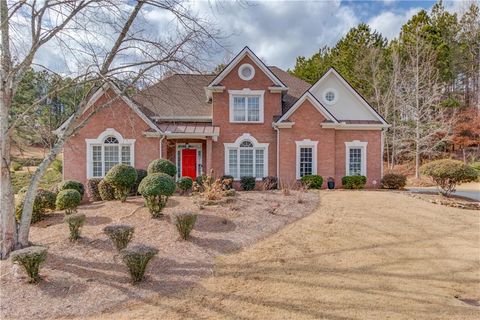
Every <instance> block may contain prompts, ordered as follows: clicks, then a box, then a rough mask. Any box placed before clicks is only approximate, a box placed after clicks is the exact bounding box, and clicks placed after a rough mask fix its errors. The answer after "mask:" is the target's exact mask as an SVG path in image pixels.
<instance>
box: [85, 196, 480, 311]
mask: <svg viewBox="0 0 480 320" xmlns="http://www.w3.org/2000/svg"><path fill="white" fill-rule="evenodd" d="M320 196H321V205H320V207H319V209H318V210H317V211H316V212H314V213H313V214H311V215H309V216H307V217H305V218H303V219H301V220H299V221H297V222H295V223H293V224H291V225H289V226H287V227H285V228H284V229H282V230H281V231H280V232H278V233H276V234H274V235H272V236H270V237H268V238H267V239H265V240H263V241H261V242H259V243H257V244H255V245H254V246H251V247H249V248H247V249H244V250H242V251H240V252H238V253H235V254H231V255H225V256H221V257H219V258H217V259H216V265H215V269H214V275H213V276H211V277H208V278H205V279H203V280H202V281H200V282H199V283H198V284H197V285H196V286H195V287H194V288H193V289H190V290H187V291H185V292H182V293H180V294H175V295H163V296H161V297H158V298H155V299H151V300H144V301H142V302H141V303H131V304H128V305H125V306H124V307H123V309H122V310H110V312H109V313H108V314H107V313H104V314H102V315H96V316H95V317H94V318H105V319H116V320H119V319H479V317H480V307H479V306H478V301H480V287H479V280H480V264H479V257H480V249H479V248H480V232H479V230H480V229H479V212H478V211H469V210H461V209H454V208H448V207H443V206H440V205H436V204H431V203H428V202H424V201H422V200H419V199H413V198H410V197H407V196H406V195H402V194H399V193H392V192H361V191H360V192H348V191H336V192H327V191H323V192H321V194H320ZM464 301H466V302H469V303H470V304H469V303H466V302H464ZM475 304H477V306H474V305H475ZM112 312H113V313H112Z"/></svg>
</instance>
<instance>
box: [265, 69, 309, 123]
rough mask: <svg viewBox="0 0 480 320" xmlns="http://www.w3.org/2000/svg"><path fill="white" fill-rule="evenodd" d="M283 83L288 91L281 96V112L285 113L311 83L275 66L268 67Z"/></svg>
mask: <svg viewBox="0 0 480 320" xmlns="http://www.w3.org/2000/svg"><path fill="white" fill-rule="evenodd" d="M268 68H269V69H270V70H271V71H272V72H273V74H275V75H276V76H277V77H278V78H279V79H280V80H281V81H282V82H283V83H285V84H286V85H287V86H288V91H287V92H286V93H285V94H284V95H283V98H282V114H285V113H286V112H287V111H288V110H289V109H290V108H291V107H292V106H293V105H294V104H295V102H296V101H297V100H298V99H300V97H301V96H302V95H303V94H304V93H305V92H306V91H307V90H308V89H309V88H310V87H311V84H310V83H308V82H306V81H304V80H302V79H300V78H297V77H295V76H294V75H291V74H290V73H288V72H286V71H284V70H282V69H280V68H278V67H275V66H269V67H268Z"/></svg>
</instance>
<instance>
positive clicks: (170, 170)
mask: <svg viewBox="0 0 480 320" xmlns="http://www.w3.org/2000/svg"><path fill="white" fill-rule="evenodd" d="M147 172H148V174H152V173H165V174H168V175H169V176H171V177H175V175H176V174H177V167H175V165H174V164H173V162H171V161H169V160H166V159H156V160H153V161H152V162H150V164H149V165H148V169H147Z"/></svg>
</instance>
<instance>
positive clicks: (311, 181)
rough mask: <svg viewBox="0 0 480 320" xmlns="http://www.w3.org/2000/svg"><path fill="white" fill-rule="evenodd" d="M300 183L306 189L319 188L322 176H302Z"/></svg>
mask: <svg viewBox="0 0 480 320" xmlns="http://www.w3.org/2000/svg"><path fill="white" fill-rule="evenodd" d="M300 180H301V181H302V184H303V185H304V186H306V187H307V188H308V189H321V188H322V184H323V178H322V177H321V176H319V175H315V174H311V175H306V176H303V177H302V178H301V179H300Z"/></svg>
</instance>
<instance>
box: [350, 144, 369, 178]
mask: <svg viewBox="0 0 480 320" xmlns="http://www.w3.org/2000/svg"><path fill="white" fill-rule="evenodd" d="M345 146H346V155H345V161H346V163H345V171H346V175H347V176H358V175H362V176H366V175H367V172H366V171H367V142H361V141H357V140H355V141H352V142H345Z"/></svg>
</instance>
